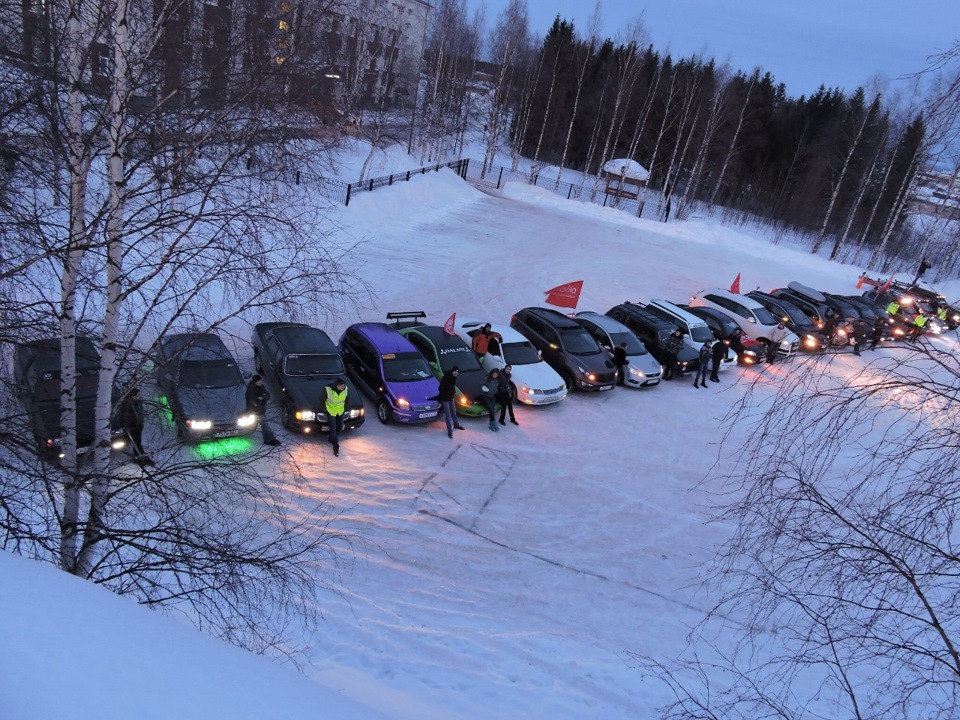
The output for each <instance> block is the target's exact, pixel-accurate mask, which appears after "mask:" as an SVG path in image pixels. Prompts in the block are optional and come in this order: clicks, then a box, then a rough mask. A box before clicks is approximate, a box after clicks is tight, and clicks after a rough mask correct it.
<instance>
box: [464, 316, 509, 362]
mask: <svg viewBox="0 0 960 720" xmlns="http://www.w3.org/2000/svg"><path fill="white" fill-rule="evenodd" d="M491 339H493V340H494V341H495V347H496V349H497V351H498V353H499V349H500V343H501V342H502V341H503V338H502V337H501V336H500V333H497V332H493V329H492V327H491V325H490V323H487V324H486V325H484V326H483V327H482V328H480V332H478V333H477V334H476V335H475V336H474V338H473V342H472V343H471V346H472V347H473V351H474V352H475V353H476V354H477V355H479V356H480V357H483V356H484V355H486V354H487V353H488V352H489V351H490V340H491Z"/></svg>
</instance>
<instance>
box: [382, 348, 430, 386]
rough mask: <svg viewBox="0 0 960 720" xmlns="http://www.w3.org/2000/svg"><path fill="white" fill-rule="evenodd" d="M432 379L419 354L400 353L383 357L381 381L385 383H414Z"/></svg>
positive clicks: (425, 363)
mask: <svg viewBox="0 0 960 720" xmlns="http://www.w3.org/2000/svg"><path fill="white" fill-rule="evenodd" d="M429 377H433V373H431V372H430V368H429V367H428V366H427V361H426V360H424V359H423V356H422V355H420V353H415V352H402V353H395V354H391V355H387V356H384V358H383V379H384V380H386V381H387V382H414V381H416V380H426V379H427V378H429Z"/></svg>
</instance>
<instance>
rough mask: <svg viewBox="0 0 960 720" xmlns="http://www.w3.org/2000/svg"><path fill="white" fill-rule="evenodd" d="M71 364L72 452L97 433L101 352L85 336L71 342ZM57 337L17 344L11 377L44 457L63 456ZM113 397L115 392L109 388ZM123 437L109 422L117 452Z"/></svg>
mask: <svg viewBox="0 0 960 720" xmlns="http://www.w3.org/2000/svg"><path fill="white" fill-rule="evenodd" d="M74 357H75V362H76V368H77V375H76V399H77V401H76V406H77V454H78V455H83V454H85V453H87V452H89V451H90V449H91V448H92V447H93V441H94V437H95V435H96V414H95V411H96V402H97V381H98V375H99V372H100V354H99V353H98V352H97V349H96V347H95V346H94V344H93V342H92V341H91V340H90V339H88V338H85V337H78V338H77V340H76V352H75V355H74ZM60 359H61V358H60V338H45V339H42V340H31V341H29V342H25V343H22V344H19V345H17V346H16V349H15V350H14V353H13V379H14V384H15V386H16V393H17V396H18V397H19V399H20V402H21V404H22V405H23V408H24V410H25V411H26V414H27V417H28V418H29V421H30V427H31V430H32V432H33V439H34V442H35V443H36V445H37V450H38V451H39V453H40V454H41V455H43V456H47V457H52V458H56V457H62V454H61V451H60V448H61V445H62V443H63V427H62V425H61V423H60V420H61V409H62V407H61V402H60V398H61V395H60ZM113 395H114V396H115V398H114V399H119V395H120V391H119V390H118V389H116V388H115V389H114V391H113ZM127 443H128V439H127V437H126V433H125V432H124V430H123V428H122V427H120V426H119V424H118V423H113V425H112V447H113V449H114V450H121V449H123V448H124V447H126V445H127Z"/></svg>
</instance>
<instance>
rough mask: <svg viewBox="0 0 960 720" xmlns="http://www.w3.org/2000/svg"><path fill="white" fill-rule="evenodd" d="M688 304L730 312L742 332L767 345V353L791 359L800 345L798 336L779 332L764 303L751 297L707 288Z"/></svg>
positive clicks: (788, 332)
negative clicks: (776, 340) (776, 339)
mask: <svg viewBox="0 0 960 720" xmlns="http://www.w3.org/2000/svg"><path fill="white" fill-rule="evenodd" d="M690 305H691V306H694V307H697V306H705V307H712V308H715V309H717V310H720V311H721V312H724V313H726V314H727V315H729V316H730V317H731V318H732V319H733V320H734V321H736V323H737V325H739V326H740V329H741V330H742V331H743V333H744V335H747V336H748V337H751V338H753V339H754V340H759V341H760V342H762V343H764V344H765V345H766V346H767V356H768V358H769V357H770V354H771V352H776V353H777V356H778V357H784V358H792V357H795V356H796V354H797V350H798V349H799V347H800V338H798V337H797V336H796V335H795V334H794V333H792V332H791V331H789V330H786V328H784V331H780V330H779V328H778V325H779V321H778V320H777V319H776V318H775V317H774V316H773V315H771V314H770V311H769V310H767V309H766V308H765V307H764V306H763V305H761V304H760V303H758V302H757V301H756V300H754V299H753V298H751V297H747V296H746V295H740V294H737V293H732V292H729V291H727V290H723V289H721V288H707V289H706V290H702V291H701V292H699V293H697V294H696V295H694V296H693V298H691V300H690ZM778 334H782V335H783V339H782V340H779V342H778V343H777V344H776V347H775V346H774V342H773V340H771V338H775V337H776V336H777V335H778Z"/></svg>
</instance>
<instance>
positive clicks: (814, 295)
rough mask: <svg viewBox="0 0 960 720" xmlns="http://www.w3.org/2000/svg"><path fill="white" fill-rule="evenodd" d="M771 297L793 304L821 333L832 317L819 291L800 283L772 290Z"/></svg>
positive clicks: (792, 283)
mask: <svg viewBox="0 0 960 720" xmlns="http://www.w3.org/2000/svg"><path fill="white" fill-rule="evenodd" d="M811 291H812V292H811ZM770 295H771V296H773V297H775V298H783V299H784V300H789V301H790V302H792V303H793V304H794V305H796V306H797V307H798V308H800V310H801V311H802V312H803V314H804V315H806V316H807V317H808V318H809V319H810V322H812V323H813V324H814V325H815V326H816V327H817V329H818V330H819V331H821V332H822V331H823V328H824V327H826V325H827V320H828V319H829V317H830V308H828V307H827V305H826V303H824V302H823V300H822V295H821V293H820V291H819V290H813V288H808V287H807V286H805V285H802V284H800V283H796V282H791V283H788V285H787V287H785V288H776V289H774V290H771V291H770ZM818 298H820V299H818Z"/></svg>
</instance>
